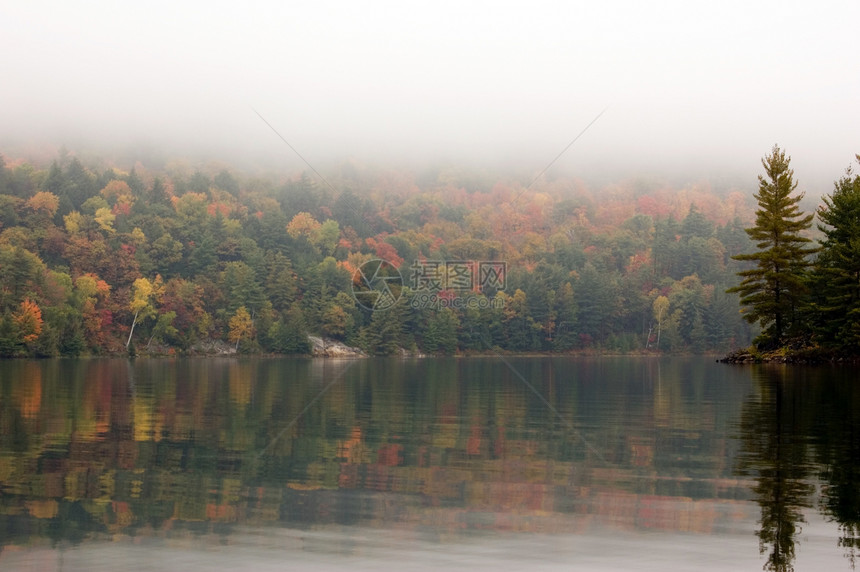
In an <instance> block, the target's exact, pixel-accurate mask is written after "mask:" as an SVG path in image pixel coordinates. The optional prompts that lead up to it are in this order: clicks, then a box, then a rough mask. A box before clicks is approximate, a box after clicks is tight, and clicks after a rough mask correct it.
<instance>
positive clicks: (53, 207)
mask: <svg viewBox="0 0 860 572" xmlns="http://www.w3.org/2000/svg"><path fill="white" fill-rule="evenodd" d="M27 206H28V207H30V208H31V209H33V210H34V211H35V212H37V213H39V212H41V213H42V214H45V215H48V216H54V214H55V213H56V212H57V208H58V207H59V206H60V199H59V198H58V197H57V195H55V194H54V193H49V192H47V191H39V192H38V193H36V194H35V195H33V196H32V197H30V199H29V200H28V201H27Z"/></svg>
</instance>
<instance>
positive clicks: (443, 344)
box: [424, 308, 460, 354]
mask: <svg viewBox="0 0 860 572" xmlns="http://www.w3.org/2000/svg"><path fill="white" fill-rule="evenodd" d="M459 327H460V320H459V319H458V318H457V315H456V314H455V313H454V312H453V311H452V310H451V309H450V308H442V309H441V310H439V311H438V312H436V313H434V314H433V316H431V317H430V321H429V323H428V324H427V333H426V334H425V335H424V349H425V350H427V351H428V352H429V353H442V354H453V353H454V352H456V351H457V329H458V328H459Z"/></svg>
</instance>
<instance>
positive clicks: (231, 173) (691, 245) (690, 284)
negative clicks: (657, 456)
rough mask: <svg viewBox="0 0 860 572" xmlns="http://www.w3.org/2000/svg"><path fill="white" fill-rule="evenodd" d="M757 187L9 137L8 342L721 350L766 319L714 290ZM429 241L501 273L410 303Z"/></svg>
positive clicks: (387, 350)
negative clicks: (76, 149)
mask: <svg viewBox="0 0 860 572" xmlns="http://www.w3.org/2000/svg"><path fill="white" fill-rule="evenodd" d="M855 179H856V177H855ZM855 179H851V178H850V175H849V176H848V177H847V178H844V179H843V180H842V181H843V183H845V181H847V183H845V184H847V185H848V186H849V187H850V186H851V181H852V180H855ZM751 183H754V182H751ZM837 186H838V184H837ZM855 186H857V185H855ZM750 188H752V184H751V185H750ZM801 188H802V180H801ZM751 195H752V193H751V192H749V191H748V190H738V189H713V188H711V187H710V186H709V185H707V184H705V183H698V184H689V185H684V186H673V185H670V184H667V183H663V182H660V181H656V180H649V179H644V178H643V179H638V180H626V181H619V182H617V183H615V184H607V185H603V186H601V187H599V188H596V187H592V186H589V185H588V184H586V183H584V182H583V181H581V180H578V179H576V178H573V177H566V178H565V177H557V178H553V177H551V176H544V177H542V178H539V179H538V180H536V181H535V182H534V183H533V184H530V180H529V179H528V177H522V179H515V178H509V177H506V178H497V177H494V176H492V175H490V174H487V173H483V172H469V171H465V170H459V169H453V168H447V167H439V168H435V169H427V170H425V171H423V172H417V173H410V172H403V171H386V170H381V169H377V168H372V167H367V166H363V165H359V164H355V163H352V162H345V163H343V164H341V165H339V166H336V167H334V168H332V169H331V170H330V171H326V175H325V178H322V177H321V176H318V175H317V174H316V173H312V172H306V173H303V174H295V175H293V176H283V175H274V174H271V173H246V172H242V171H239V170H235V169H233V168H231V167H230V166H227V165H223V164H200V165H192V164H191V163H189V162H187V161H183V160H179V159H176V160H173V161H169V162H167V163H165V164H164V165H162V166H159V167H157V168H156V167H151V166H149V165H146V164H144V163H142V162H140V161H138V162H137V163H135V164H134V165H128V166H127V167H126V168H123V167H122V166H121V165H112V164H110V163H108V162H106V161H105V160H101V159H99V160H82V159H81V158H79V157H77V156H75V155H74V154H73V153H68V152H65V151H61V152H60V153H59V154H58V155H57V156H56V157H55V158H53V159H52V160H50V161H47V162H46V163H45V164H36V163H35V162H28V161H25V160H22V159H17V158H15V157H11V156H8V155H7V156H5V157H0V312H2V314H0V354H2V355H3V356H55V355H63V356H74V355H98V354H117V353H126V352H128V353H130V354H132V355H134V354H187V353H212V352H233V351H236V352H239V353H282V354H307V353H310V351H311V345H310V343H309V341H308V334H312V335H316V336H320V337H323V338H325V339H327V340H333V341H340V342H343V343H345V344H347V345H350V346H356V347H359V348H361V349H362V350H364V351H365V352H367V353H368V354H371V355H390V354H395V353H400V352H403V351H407V352H413V353H415V352H423V353H428V354H455V353H477V352H487V351H510V352H546V351H553V352H573V351H580V352H613V353H630V352H638V353H642V352H693V353H704V352H725V351H728V350H731V349H733V348H736V347H740V346H745V345H748V344H749V343H750V341H751V340H752V339H753V338H755V337H756V336H757V335H759V334H760V330H759V328H758V327H757V325H756V324H749V323H747V322H746V321H745V320H744V319H743V316H742V308H741V306H740V305H739V297H738V295H737V294H735V293H726V290H727V289H730V288H732V287H735V286H737V284H738V283H739V278H738V276H737V273H738V272H742V271H744V270H749V269H750V268H751V267H752V262H750V261H749V260H743V259H740V260H736V259H733V257H735V256H738V255H742V254H744V253H750V252H753V251H755V248H756V245H755V243H754V242H753V241H751V240H750V237H749V236H748V233H747V232H745V228H747V227H749V226H750V224H751V223H752V221H753V220H754V218H755V204H754V200H753V198H752V196H751ZM807 203H808V204H807ZM817 206H818V205H817V204H816V202H815V201H809V200H807V201H805V202H804V203H802V204H801V208H806V210H807V212H813V211H814V210H815V209H816V208H817ZM818 222H819V220H818V218H816V223H818ZM824 230H826V229H824V228H822V229H821V230H819V229H818V228H816V225H812V227H811V228H810V229H808V230H806V231H804V233H805V236H807V235H808V236H809V237H810V238H813V239H816V240H818V239H820V238H821V237H822V236H823V234H822V232H824ZM375 259H381V260H385V261H388V262H389V263H391V265H393V266H395V267H398V268H399V269H400V274H401V275H402V276H403V278H404V283H403V289H402V291H400V292H399V293H398V294H399V299H398V301H397V303H396V304H393V305H391V307H386V308H385V309H376V311H372V310H373V308H370V309H368V308H367V307H365V306H364V305H363V304H361V303H358V302H360V300H359V301H357V300H356V297H355V295H354V289H355V280H356V276H357V275H358V272H357V271H358V270H359V269H360V268H362V265H363V264H365V263H366V262H368V261H371V260H375ZM428 261H461V262H468V263H470V264H475V265H476V264H477V263H479V262H488V261H492V262H494V263H496V264H500V265H501V267H503V269H504V270H503V273H502V274H500V275H499V276H497V278H500V279H502V283H501V284H496V286H495V287H494V288H484V287H482V285H481V284H479V283H478V281H477V280H476V281H475V283H474V284H471V287H469V288H465V289H463V288H460V289H455V288H446V287H445V284H441V285H440V286H439V288H437V291H435V292H434V294H435V295H436V296H435V297H434V299H435V300H436V301H437V304H436V305H423V306H421V305H416V304H414V303H410V301H414V296H415V291H414V290H415V288H416V285H415V284H410V280H409V279H410V276H412V277H414V272H415V271H414V268H416V267H421V265H426V264H427V263H428ZM470 268H471V266H470ZM454 298H458V299H460V301H461V302H463V303H461V304H457V305H454V304H448V303H443V304H441V305H440V304H438V302H439V301H442V302H445V301H451V300H453V299H454Z"/></svg>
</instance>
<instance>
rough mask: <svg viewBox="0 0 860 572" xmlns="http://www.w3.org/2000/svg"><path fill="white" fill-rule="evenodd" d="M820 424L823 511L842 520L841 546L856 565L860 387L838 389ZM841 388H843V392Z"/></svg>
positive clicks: (859, 517)
mask: <svg viewBox="0 0 860 572" xmlns="http://www.w3.org/2000/svg"><path fill="white" fill-rule="evenodd" d="M834 389H836V391H834V392H833V393H832V394H831V395H828V399H827V400H826V402H825V403H826V404H827V406H828V407H827V410H824V411H822V410H821V409H820V411H821V414H820V416H819V418H820V420H821V423H820V424H819V426H818V427H817V428H818V429H819V431H820V432H819V433H818V434H817V435H816V460H817V461H818V462H819V463H821V465H822V467H823V468H822V471H821V479H822V481H824V486H823V488H822V499H821V510H822V512H824V513H825V514H826V515H828V516H829V517H831V518H833V519H834V520H835V521H836V522H837V523H839V531H840V533H841V538H839V542H838V544H839V546H841V547H843V548H844V550H845V556H846V557H847V558H848V559H849V561H850V562H851V567H852V568H853V567H854V565H855V561H856V558H857V553H858V549H860V465H858V463H857V460H858V459H860V416H858V415H857V413H856V412H857V411H858V405H860V388H858V387H857V385H856V384H855V383H847V384H844V385H842V386H841V387H839V388H838V389H837V388H834ZM839 389H841V390H842V391H839Z"/></svg>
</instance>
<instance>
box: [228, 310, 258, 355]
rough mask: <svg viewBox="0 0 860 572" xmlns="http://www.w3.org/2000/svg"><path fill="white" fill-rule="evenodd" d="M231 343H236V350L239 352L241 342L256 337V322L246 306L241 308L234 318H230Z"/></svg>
mask: <svg viewBox="0 0 860 572" xmlns="http://www.w3.org/2000/svg"><path fill="white" fill-rule="evenodd" d="M229 326H230V334H229V338H230V341H231V342H236V350H237V351H238V350H239V342H240V341H242V340H243V339H245V338H250V337H251V336H253V335H254V321H253V320H252V319H251V314H249V313H248V310H247V309H246V308H245V306H239V308H238V309H237V310H236V313H235V314H233V317H231V318H230V323H229Z"/></svg>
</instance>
